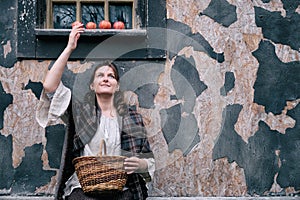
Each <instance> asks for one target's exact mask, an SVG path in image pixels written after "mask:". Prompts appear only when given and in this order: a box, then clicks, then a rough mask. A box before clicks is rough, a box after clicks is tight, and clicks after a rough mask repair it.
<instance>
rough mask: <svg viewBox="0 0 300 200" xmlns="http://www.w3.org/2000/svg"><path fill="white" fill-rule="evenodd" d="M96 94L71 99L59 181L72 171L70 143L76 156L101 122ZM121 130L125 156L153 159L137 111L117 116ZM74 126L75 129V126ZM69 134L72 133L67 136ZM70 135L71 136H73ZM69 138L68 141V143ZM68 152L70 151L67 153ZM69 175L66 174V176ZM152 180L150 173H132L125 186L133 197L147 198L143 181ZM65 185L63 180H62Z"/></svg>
mask: <svg viewBox="0 0 300 200" xmlns="http://www.w3.org/2000/svg"><path fill="white" fill-rule="evenodd" d="M95 102H96V100H95V96H94V95H92V96H89V95H88V96H87V98H86V99H85V100H84V102H83V103H82V102H77V101H76V100H74V99H73V100H72V109H69V114H70V116H69V121H73V123H74V124H73V123H69V125H68V130H69V132H73V133H68V134H67V135H68V137H67V139H66V140H65V143H68V145H69V147H68V148H67V149H66V150H67V151H66V153H65V159H66V161H65V163H64V165H65V166H64V168H63V169H62V173H64V171H65V170H66V173H65V175H64V174H63V175H62V178H60V179H61V180H60V181H64V180H67V178H68V177H69V175H70V174H72V171H73V170H74V169H73V167H71V168H70V167H69V168H68V167H67V166H66V165H68V163H70V160H71V159H73V158H74V157H73V156H68V154H70V152H71V150H70V146H73V155H74V154H75V157H76V156H79V152H80V150H82V148H84V146H85V144H87V143H89V142H90V140H91V139H92V138H93V136H94V135H95V133H96V131H97V127H98V124H99V122H100V117H101V110H100V109H97V107H96V104H95ZM119 125H120V132H121V152H122V155H124V156H128V157H130V156H136V157H139V158H153V153H152V151H151V149H150V145H149V142H148V140H147V137H146V129H145V126H144V123H143V119H142V116H141V115H140V114H139V113H137V112H136V110H135V109H132V108H128V112H127V114H125V115H124V116H121V117H120V118H119ZM74 126H75V129H74ZM70 135H71V136H70ZM72 136H73V137H72ZM70 139H73V142H72V143H73V144H71V143H70ZM67 141H69V142H67ZM68 152H69V153H68ZM66 174H69V175H66ZM144 180H146V181H149V180H151V178H150V175H149V173H139V174H138V173H134V174H130V175H129V176H128V180H127V183H126V186H127V187H128V188H129V189H130V190H131V192H132V193H133V194H134V199H136V200H141V199H146V198H147V196H148V194H147V188H146V184H145V181H144ZM61 184H64V183H61ZM59 188H60V189H58V190H59V191H58V196H59V193H62V189H63V188H62V187H59Z"/></svg>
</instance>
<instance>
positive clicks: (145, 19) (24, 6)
mask: <svg viewBox="0 0 300 200" xmlns="http://www.w3.org/2000/svg"><path fill="white" fill-rule="evenodd" d="M17 14H18V16H21V17H18V21H17V38H18V39H17V57H18V59H56V58H57V57H58V56H59V53H60V52H61V51H62V50H63V48H64V47H65V45H66V43H67V39H68V35H69V32H70V29H69V28H70V27H71V24H72V23H71V22H73V21H74V20H78V21H82V22H83V23H86V22H88V21H94V22H96V23H98V22H100V20H102V19H106V20H109V21H111V22H114V21H116V20H124V22H125V24H126V30H114V29H109V30H107V31H102V30H101V31H100V30H99V29H98V30H99V31H98V30H96V31H86V32H84V33H83V34H82V37H81V39H80V41H79V42H80V45H79V46H78V48H77V49H76V51H75V52H73V53H72V55H71V57H70V58H71V59H85V58H86V55H87V54H88V53H89V52H91V50H92V49H93V48H94V47H95V46H96V45H98V44H100V43H102V42H103V41H105V40H106V39H108V38H110V37H111V36H115V35H117V38H119V40H118V42H116V43H114V44H112V45H114V48H116V49H122V48H127V47H128V46H135V45H136V46H142V47H144V48H143V49H139V50H138V51H135V52H132V53H128V54H126V55H123V56H122V58H121V59H149V58H151V59H154V58H158V59H164V58H165V52H164V51H159V50H156V49H151V48H148V46H149V44H148V43H150V42H151V41H153V40H159V43H160V44H162V43H163V42H164V37H165V35H164V34H159V35H158V34H156V33H150V32H149V31H148V27H160V28H165V27H166V0H155V1H149V0H36V1H18V13H17ZM97 59H98V57H97ZM99 59H102V58H101V57H99Z"/></svg>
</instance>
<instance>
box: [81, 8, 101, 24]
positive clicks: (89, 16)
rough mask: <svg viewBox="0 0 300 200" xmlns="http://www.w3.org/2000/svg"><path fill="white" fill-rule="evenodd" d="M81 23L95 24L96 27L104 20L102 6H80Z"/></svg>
mask: <svg viewBox="0 0 300 200" xmlns="http://www.w3.org/2000/svg"><path fill="white" fill-rule="evenodd" d="M81 13H82V19H81V20H82V23H84V24H86V23H88V22H95V23H96V24H97V25H98V24H99V23H100V21H101V20H104V4H103V3H102V4H95V3H90V4H82V5H81Z"/></svg>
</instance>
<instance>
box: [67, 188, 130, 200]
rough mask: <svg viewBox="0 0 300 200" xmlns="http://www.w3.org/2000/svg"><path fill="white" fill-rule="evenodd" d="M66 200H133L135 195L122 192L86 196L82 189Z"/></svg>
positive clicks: (75, 190)
mask: <svg viewBox="0 0 300 200" xmlns="http://www.w3.org/2000/svg"><path fill="white" fill-rule="evenodd" d="M65 199H66V200H132V199H133V194H132V193H131V192H130V190H128V189H127V190H124V191H121V192H118V191H116V192H111V193H103V194H85V193H84V192H83V190H82V189H81V188H76V189H74V190H73V191H72V193H71V194H70V195H69V196H66V198H65Z"/></svg>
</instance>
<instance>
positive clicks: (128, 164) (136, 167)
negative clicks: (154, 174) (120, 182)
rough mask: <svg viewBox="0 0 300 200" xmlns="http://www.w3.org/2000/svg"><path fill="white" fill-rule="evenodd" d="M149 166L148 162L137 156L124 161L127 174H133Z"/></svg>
mask: <svg viewBox="0 0 300 200" xmlns="http://www.w3.org/2000/svg"><path fill="white" fill-rule="evenodd" d="M147 168H148V164H147V162H146V161H145V160H143V159H140V158H137V157H130V158H126V159H125V161H124V169H125V171H126V172H127V174H131V173H134V172H143V171H145V170H146V169H147Z"/></svg>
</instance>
